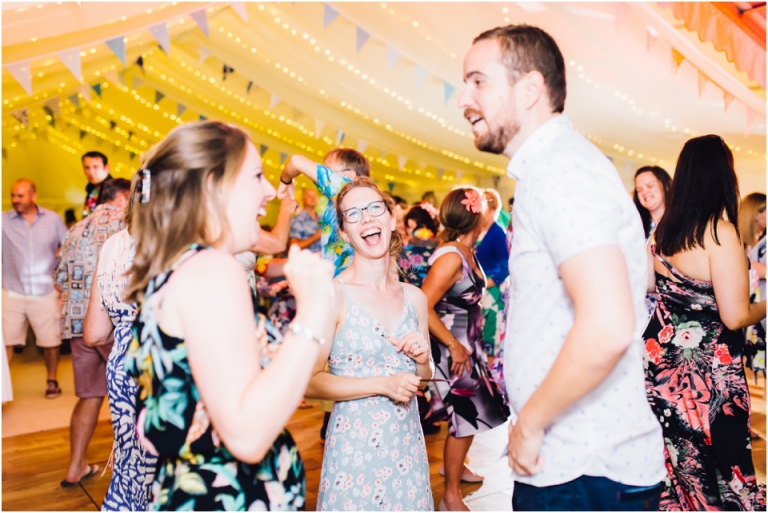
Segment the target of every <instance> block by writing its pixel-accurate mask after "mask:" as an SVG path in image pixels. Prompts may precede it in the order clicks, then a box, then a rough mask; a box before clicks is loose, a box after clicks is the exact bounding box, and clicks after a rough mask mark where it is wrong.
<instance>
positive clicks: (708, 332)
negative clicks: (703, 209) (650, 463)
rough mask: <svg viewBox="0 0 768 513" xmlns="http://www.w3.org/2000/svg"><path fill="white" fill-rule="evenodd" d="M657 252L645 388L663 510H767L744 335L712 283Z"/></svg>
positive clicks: (646, 356) (647, 342)
mask: <svg viewBox="0 0 768 513" xmlns="http://www.w3.org/2000/svg"><path fill="white" fill-rule="evenodd" d="M652 251H653V253H654V255H655V256H656V258H658V259H659V261H661V262H662V263H663V264H664V265H665V266H666V267H667V268H668V269H669V270H670V272H671V273H672V275H673V277H674V279H670V278H667V277H665V276H662V275H660V274H658V273H656V290H657V293H658V298H659V302H658V305H657V307H656V310H655V311H654V312H653V316H652V317H651V320H650V322H649V324H648V327H647V328H646V331H645V334H644V336H643V338H644V339H645V366H646V391H647V394H648V401H649V403H650V404H651V408H652V409H653V411H654V413H655V414H656V417H657V418H658V419H659V422H660V423H661V426H662V431H663V433H664V441H665V449H664V456H665V460H666V465H667V477H666V478H665V489H664V492H663V494H662V497H661V504H660V508H661V509H662V510H667V511H680V510H682V511H690V510H710V509H726V510H765V496H764V494H763V493H762V492H760V491H759V490H758V486H757V481H756V478H755V469H754V466H753V464H752V454H751V440H750V436H749V411H750V403H749V391H748V389H747V382H746V377H745V374H744V368H743V366H742V362H741V360H742V347H743V343H744V337H743V335H742V333H741V332H740V331H738V332H737V331H732V330H729V329H728V328H727V327H725V325H724V324H723V323H722V321H721V320H720V315H719V313H718V309H717V303H716V302H715V295H714V289H713V288H712V284H711V283H709V282H703V281H699V280H695V279H692V278H689V277H687V276H686V275H684V274H683V273H681V272H680V271H678V270H677V269H675V268H674V267H673V266H672V265H671V264H670V263H669V262H667V261H666V260H665V259H663V258H662V257H661V256H659V255H658V254H657V253H656V248H655V246H652Z"/></svg>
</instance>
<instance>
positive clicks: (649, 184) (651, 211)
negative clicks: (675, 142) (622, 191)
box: [632, 166, 672, 240]
mask: <svg viewBox="0 0 768 513" xmlns="http://www.w3.org/2000/svg"><path fill="white" fill-rule="evenodd" d="M671 195H672V178H671V177H670V176H669V173H667V172H666V171H665V170H664V169H663V168H660V167H659V166H644V167H641V168H640V169H638V170H637V172H636V173H635V191H634V193H633V195H632V199H633V200H634V202H635V206H636V207H637V211H638V212H640V219H642V220H643V230H644V231H645V238H646V240H647V239H648V238H649V237H650V236H651V233H652V232H653V230H654V229H655V228H656V226H658V224H659V221H661V218H662V216H663V215H664V212H665V210H666V208H667V205H669V199H670V197H671Z"/></svg>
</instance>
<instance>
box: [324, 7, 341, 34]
mask: <svg viewBox="0 0 768 513" xmlns="http://www.w3.org/2000/svg"><path fill="white" fill-rule="evenodd" d="M324 5H325V11H324V12H323V28H326V27H327V26H328V25H330V24H331V22H332V21H333V20H335V19H336V17H337V16H338V15H339V11H337V10H336V9H334V8H333V7H331V6H330V5H328V4H324Z"/></svg>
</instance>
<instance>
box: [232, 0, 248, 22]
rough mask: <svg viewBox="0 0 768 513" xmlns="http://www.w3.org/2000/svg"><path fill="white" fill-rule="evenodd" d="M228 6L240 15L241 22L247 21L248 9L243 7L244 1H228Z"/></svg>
mask: <svg viewBox="0 0 768 513" xmlns="http://www.w3.org/2000/svg"><path fill="white" fill-rule="evenodd" d="M229 6H230V7H231V8H232V10H233V11H235V13H236V14H237V15H238V16H240V19H241V20H243V23H248V11H247V10H246V9H245V2H229Z"/></svg>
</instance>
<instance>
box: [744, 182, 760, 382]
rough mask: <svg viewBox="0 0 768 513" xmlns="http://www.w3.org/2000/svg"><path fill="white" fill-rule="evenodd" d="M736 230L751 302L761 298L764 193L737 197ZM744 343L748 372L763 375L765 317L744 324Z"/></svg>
mask: <svg viewBox="0 0 768 513" xmlns="http://www.w3.org/2000/svg"><path fill="white" fill-rule="evenodd" d="M739 232H740V233H741V240H742V241H743V242H744V246H746V249H747V257H748V258H749V263H750V267H751V269H750V271H749V272H750V278H751V280H750V281H751V282H752V290H751V292H752V302H759V301H762V300H764V299H766V298H765V253H766V237H765V194H763V193H761V192H753V193H752V194H748V195H747V196H745V197H744V198H743V199H742V200H741V205H740V207H739ZM746 340H747V344H746V346H745V347H744V356H745V358H746V365H747V367H749V368H750V369H751V370H752V372H754V373H755V380H757V373H758V372H762V373H763V375H765V318H763V319H762V320H761V321H760V322H758V323H756V324H753V325H752V326H749V327H747V331H746Z"/></svg>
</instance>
